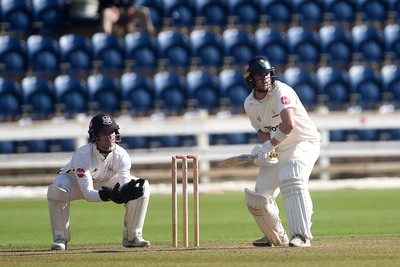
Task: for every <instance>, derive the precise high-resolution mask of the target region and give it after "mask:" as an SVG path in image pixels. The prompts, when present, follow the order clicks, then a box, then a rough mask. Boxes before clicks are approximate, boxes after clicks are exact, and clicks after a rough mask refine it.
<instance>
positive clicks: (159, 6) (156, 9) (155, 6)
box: [135, 0, 163, 29]
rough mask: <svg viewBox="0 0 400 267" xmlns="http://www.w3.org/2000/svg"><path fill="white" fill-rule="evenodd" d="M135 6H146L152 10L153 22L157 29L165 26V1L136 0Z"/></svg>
mask: <svg viewBox="0 0 400 267" xmlns="http://www.w3.org/2000/svg"><path fill="white" fill-rule="evenodd" d="M135 6H145V7H147V8H149V9H150V16H151V20H152V21H153V25H154V27H155V28H157V29H160V28H161V26H162V25H163V21H162V18H163V0H136V1H135Z"/></svg>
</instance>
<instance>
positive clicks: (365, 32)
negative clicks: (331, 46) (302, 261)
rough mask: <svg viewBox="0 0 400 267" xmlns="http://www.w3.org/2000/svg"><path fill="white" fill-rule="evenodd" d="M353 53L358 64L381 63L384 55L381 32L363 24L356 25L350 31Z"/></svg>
mask: <svg viewBox="0 0 400 267" xmlns="http://www.w3.org/2000/svg"><path fill="white" fill-rule="evenodd" d="M351 34H352V38H353V51H354V52H355V53H357V57H358V60H359V61H360V62H366V63H372V62H377V63H381V62H382V61H383V60H384V55H385V43H384V36H383V32H382V31H381V30H380V29H378V28H374V27H372V26H368V25H365V24H362V25H356V26H354V27H353V28H352V30H351Z"/></svg>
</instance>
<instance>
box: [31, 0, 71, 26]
mask: <svg viewBox="0 0 400 267" xmlns="http://www.w3.org/2000/svg"><path fill="white" fill-rule="evenodd" d="M32 13H33V23H34V27H35V28H36V29H37V30H38V32H39V33H42V34H45V33H54V34H55V33H57V34H60V33H62V32H64V31H65V30H66V26H67V25H66V16H65V15H66V10H65V6H64V1H60V0H32Z"/></svg>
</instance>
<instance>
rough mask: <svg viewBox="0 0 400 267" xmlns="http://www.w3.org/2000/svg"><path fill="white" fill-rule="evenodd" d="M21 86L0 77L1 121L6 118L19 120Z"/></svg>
mask: <svg viewBox="0 0 400 267" xmlns="http://www.w3.org/2000/svg"><path fill="white" fill-rule="evenodd" d="M21 96H22V95H21V88H20V85H19V84H18V83H17V82H15V81H13V80H9V79H5V78H2V77H0V121H3V120H5V118H7V117H10V118H17V117H18V116H19V115H20V114H21V103H22V99H21Z"/></svg>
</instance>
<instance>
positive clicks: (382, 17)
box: [355, 0, 388, 23]
mask: <svg viewBox="0 0 400 267" xmlns="http://www.w3.org/2000/svg"><path fill="white" fill-rule="evenodd" d="M387 10H388V7H387V4H386V1H381V0H355V11H356V13H357V14H358V15H359V16H361V18H362V20H363V21H364V22H380V23H383V22H385V21H386V20H387V18H388V17H387Z"/></svg>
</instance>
